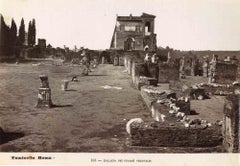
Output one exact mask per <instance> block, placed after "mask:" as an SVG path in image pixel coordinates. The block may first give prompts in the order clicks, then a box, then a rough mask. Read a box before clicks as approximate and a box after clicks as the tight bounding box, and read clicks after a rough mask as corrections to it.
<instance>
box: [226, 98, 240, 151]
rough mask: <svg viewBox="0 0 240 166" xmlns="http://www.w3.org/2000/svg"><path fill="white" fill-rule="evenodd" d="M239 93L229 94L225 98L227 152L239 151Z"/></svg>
mask: <svg viewBox="0 0 240 166" xmlns="http://www.w3.org/2000/svg"><path fill="white" fill-rule="evenodd" d="M239 97H240V96H239V95H229V96H227V97H226V99H225V106H224V118H223V138H224V139H223V146H224V149H225V150H226V151H227V152H233V153H237V152H240V151H239V101H240V100H239V99H240V98H239Z"/></svg>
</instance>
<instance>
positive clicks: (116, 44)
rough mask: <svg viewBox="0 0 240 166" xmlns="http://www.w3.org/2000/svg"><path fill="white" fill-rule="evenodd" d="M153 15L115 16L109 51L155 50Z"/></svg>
mask: <svg viewBox="0 0 240 166" xmlns="http://www.w3.org/2000/svg"><path fill="white" fill-rule="evenodd" d="M154 19H155V16H154V15H150V14H146V13H143V14H142V15H141V16H132V15H131V14H130V16H117V18H116V25H115V29H114V33H113V36H112V41H111V45H110V49H118V50H126V51H131V50H145V49H149V50H150V51H153V50H155V49H156V34H155V33H154Z"/></svg>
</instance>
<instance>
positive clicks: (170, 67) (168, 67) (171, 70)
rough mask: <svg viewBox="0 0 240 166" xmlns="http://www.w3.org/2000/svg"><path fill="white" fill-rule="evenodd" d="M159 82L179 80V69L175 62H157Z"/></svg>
mask: <svg viewBox="0 0 240 166" xmlns="http://www.w3.org/2000/svg"><path fill="white" fill-rule="evenodd" d="M158 67H159V74H158V82H159V83H169V81H171V80H179V70H178V68H179V67H178V65H175V64H164V63H160V64H159V66H158Z"/></svg>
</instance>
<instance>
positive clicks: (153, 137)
mask: <svg viewBox="0 0 240 166" xmlns="http://www.w3.org/2000/svg"><path fill="white" fill-rule="evenodd" d="M130 144H131V145H132V146H163V147H214V146H218V145H221V144H222V137H221V128H220V127H219V126H216V125H214V126H212V127H210V128H207V129H202V128H191V129H186V128H184V127H182V126H178V124H177V123H176V124H173V126H169V125H166V124H165V123H157V122H150V123H147V122H145V123H140V124H132V125H131V135H130Z"/></svg>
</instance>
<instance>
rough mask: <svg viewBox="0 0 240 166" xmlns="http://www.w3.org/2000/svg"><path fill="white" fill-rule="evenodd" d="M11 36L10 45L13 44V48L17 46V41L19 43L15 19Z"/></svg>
mask: <svg viewBox="0 0 240 166" xmlns="http://www.w3.org/2000/svg"><path fill="white" fill-rule="evenodd" d="M10 35H11V36H10V44H11V46H15V45H16V41H17V25H16V23H15V21H14V19H12V23H11V28H10Z"/></svg>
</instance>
